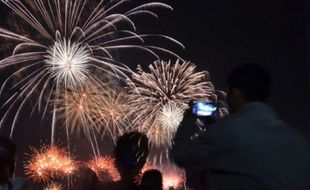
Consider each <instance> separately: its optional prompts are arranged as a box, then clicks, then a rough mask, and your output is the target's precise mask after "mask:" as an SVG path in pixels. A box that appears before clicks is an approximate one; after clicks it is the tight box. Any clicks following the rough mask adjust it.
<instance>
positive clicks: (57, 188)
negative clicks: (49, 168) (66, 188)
mask: <svg viewBox="0 0 310 190" xmlns="http://www.w3.org/2000/svg"><path fill="white" fill-rule="evenodd" d="M62 189H63V188H62V186H61V185H59V184H57V183H51V184H50V185H48V186H47V187H45V188H44V190H62Z"/></svg>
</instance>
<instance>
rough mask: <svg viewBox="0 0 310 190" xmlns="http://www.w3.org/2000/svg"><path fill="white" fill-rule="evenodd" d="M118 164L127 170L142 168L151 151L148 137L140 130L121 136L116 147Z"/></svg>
mask: <svg viewBox="0 0 310 190" xmlns="http://www.w3.org/2000/svg"><path fill="white" fill-rule="evenodd" d="M114 153H115V158H116V162H117V165H121V166H122V168H123V169H125V170H135V171H138V170H140V169H141V168H142V167H143V165H144V164H145V162H146V158H147V156H148V153H149V148H148V138H147V137H146V135H145V134H143V133H139V132H130V133H126V134H124V135H123V136H121V137H120V138H119V139H118V140H117V142H116V147H115V151H114Z"/></svg>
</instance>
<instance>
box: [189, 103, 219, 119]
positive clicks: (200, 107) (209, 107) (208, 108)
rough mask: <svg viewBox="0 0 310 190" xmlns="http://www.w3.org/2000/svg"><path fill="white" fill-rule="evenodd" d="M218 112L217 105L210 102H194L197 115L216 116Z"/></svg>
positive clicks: (194, 112) (194, 110)
mask: <svg viewBox="0 0 310 190" xmlns="http://www.w3.org/2000/svg"><path fill="white" fill-rule="evenodd" d="M216 112H217V107H216V106H215V105H214V104H212V103H209V102H194V104H193V114H194V115H196V116H200V117H204V116H210V117H215V116H216Z"/></svg>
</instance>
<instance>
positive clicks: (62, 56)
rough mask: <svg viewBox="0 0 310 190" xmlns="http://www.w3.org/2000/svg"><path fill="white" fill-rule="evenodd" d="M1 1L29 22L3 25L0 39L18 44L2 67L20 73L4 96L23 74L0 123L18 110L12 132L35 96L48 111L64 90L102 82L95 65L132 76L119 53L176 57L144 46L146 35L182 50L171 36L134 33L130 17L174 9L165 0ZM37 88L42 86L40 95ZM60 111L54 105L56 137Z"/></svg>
mask: <svg viewBox="0 0 310 190" xmlns="http://www.w3.org/2000/svg"><path fill="white" fill-rule="evenodd" d="M0 1H1V2H2V3H4V4H5V5H6V6H7V7H9V8H10V9H11V10H12V11H13V12H14V13H15V14H16V15H18V16H19V17H20V18H21V19H23V20H24V21H25V23H26V25H25V26H24V25H22V26H24V28H23V31H27V33H24V34H17V33H14V32H11V31H9V30H7V29H4V28H0V37H3V38H5V39H8V40H12V41H16V42H17V43H18V44H17V45H16V46H15V48H14V50H13V54H12V55H11V56H9V57H6V58H4V59H3V60H1V61H0V68H7V67H9V66H16V67H17V71H16V72H14V73H13V74H12V75H11V76H10V77H8V78H7V80H5V81H4V83H3V85H2V88H1V90H0V94H1V92H3V91H7V90H8V88H7V89H6V87H8V86H9V85H8V84H11V82H12V81H13V80H12V79H14V77H15V76H16V75H20V76H23V78H22V79H21V80H19V81H18V82H17V83H15V84H13V87H12V86H9V89H10V90H11V93H12V96H11V97H10V98H9V99H8V100H7V101H6V102H5V103H4V105H2V107H4V108H5V109H6V112H5V114H4V116H3V117H2V119H1V121H0V127H1V126H2V125H3V123H4V121H5V119H6V118H7V117H8V116H9V115H11V114H12V112H15V114H14V115H15V117H14V119H13V123H12V127H11V136H12V135H13V131H14V128H15V126H16V123H17V121H18V119H19V116H20V113H21V110H22V109H23V107H24V106H25V105H26V102H27V101H28V100H30V99H31V98H32V97H35V101H36V102H35V104H34V105H35V107H38V108H39V111H41V110H44V113H45V110H46V109H47V107H48V102H50V101H49V99H51V98H54V99H58V98H59V97H58V96H59V93H60V91H61V90H65V91H66V90H67V89H66V88H67V87H69V88H71V87H77V86H79V85H83V84H85V82H88V83H98V82H100V81H99V80H100V79H99V78H100V77H98V75H97V74H96V75H95V74H93V73H92V72H90V71H91V70H93V69H97V70H100V71H101V75H105V74H110V75H113V76H116V77H118V78H119V79H121V80H125V79H128V75H131V74H132V71H131V70H130V69H129V68H128V67H127V66H126V65H125V64H124V63H121V62H119V61H118V58H117V55H116V54H117V53H116V52H118V51H120V52H121V50H123V49H125V50H126V49H136V50H142V51H141V52H143V53H148V54H150V55H152V56H154V57H155V59H158V58H159V53H166V54H169V55H173V56H177V55H176V54H174V53H173V52H172V51H170V50H168V49H166V48H163V47H158V46H152V45H150V44H146V43H145V39H148V38H162V39H165V40H167V41H170V42H171V43H173V44H176V45H177V46H179V47H182V48H184V47H183V45H182V44H181V43H179V42H178V41H176V40H174V39H173V38H171V37H168V36H164V35H161V34H137V33H136V26H135V23H134V22H133V20H132V18H133V17H134V16H137V15H148V16H152V17H157V15H156V13H155V12H154V8H164V9H170V10H172V8H171V6H169V5H167V4H164V3H159V2H150V3H146V4H142V5H138V6H137V7H134V8H131V9H126V7H125V6H124V4H125V3H126V2H130V1H128V0H110V1H104V0H100V2H99V3H98V4H97V5H95V6H92V4H94V2H92V1H90V0H74V1H73V0H22V1H21V0H14V1H7V0H0ZM120 7H124V10H125V11H122V12H117V10H123V9H120ZM127 7H129V6H127ZM177 57H178V56H177ZM101 82H102V81H101ZM36 89H40V91H39V93H38V94H37V93H36V92H37V91H36ZM35 95H36V96H35ZM43 100H47V101H43ZM56 109H57V106H56V105H55V104H54V105H53V110H54V111H53V122H52V123H53V124H52V125H53V126H52V141H53V137H54V132H55V127H54V126H55V120H56V118H57V117H56V112H55V110H56ZM43 115H44V114H43Z"/></svg>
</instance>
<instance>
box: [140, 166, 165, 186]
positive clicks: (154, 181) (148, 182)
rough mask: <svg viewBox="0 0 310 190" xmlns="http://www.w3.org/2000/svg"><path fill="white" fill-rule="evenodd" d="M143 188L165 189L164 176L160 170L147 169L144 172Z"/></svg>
mask: <svg viewBox="0 0 310 190" xmlns="http://www.w3.org/2000/svg"><path fill="white" fill-rule="evenodd" d="M140 185H141V189H142V190H144V189H148V190H162V189H163V177H162V175H161V172H160V171H158V170H147V171H145V172H144V174H143V176H142V178H141V184H140Z"/></svg>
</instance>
